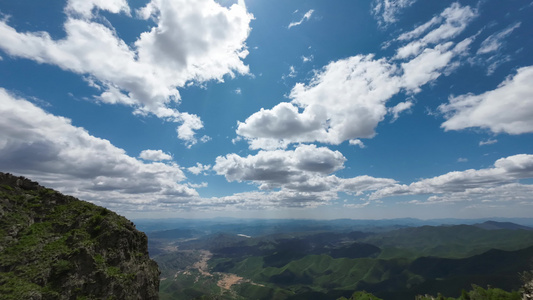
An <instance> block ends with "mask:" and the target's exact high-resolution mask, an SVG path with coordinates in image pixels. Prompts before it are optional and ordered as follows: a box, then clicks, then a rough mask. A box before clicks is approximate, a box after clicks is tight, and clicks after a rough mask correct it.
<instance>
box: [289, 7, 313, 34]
mask: <svg viewBox="0 0 533 300" xmlns="http://www.w3.org/2000/svg"><path fill="white" fill-rule="evenodd" d="M313 12H314V10H313V9H310V10H308V11H307V12H306V13H305V14H304V16H303V17H302V18H301V19H300V21H296V22H291V23H290V24H289V26H288V27H287V28H289V29H290V28H292V27H294V26H299V25H301V24H302V23H303V22H305V21H308V20H309V19H310V18H311V15H312V14H313Z"/></svg>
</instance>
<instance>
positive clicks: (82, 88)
mask: <svg viewBox="0 0 533 300" xmlns="http://www.w3.org/2000/svg"><path fill="white" fill-rule="evenodd" d="M532 13H533V2H531V1H524V0H522V1H518V0H510V1H504V2H503V1H497V0H482V1H437V2H435V1H421V0H418V1H417V0H372V1H344V0H343V1H308V0H306V1H281V0H270V1H264V0H248V1H246V2H245V1H231V0H219V1H214V0H201V1H200V0H175V1H170V0H151V1H149V0H135V1H126V0H65V1H60V0H58V1H48V2H47V3H45V2H43V1H35V0H21V1H7V2H6V1H3V2H2V3H0V14H1V15H0V104H1V105H0V169H1V170H2V171H4V172H11V173H14V174H17V175H23V176H26V177H29V178H32V179H34V180H36V181H39V182H40V183H41V184H43V185H46V186H49V187H52V188H56V189H58V190H60V191H62V192H63V193H66V194H72V195H74V196H77V197H79V198H81V199H85V200H88V201H91V202H93V203H95V204H98V205H102V206H105V207H108V208H110V209H113V210H115V211H117V212H118V213H120V214H123V215H125V216H127V217H131V218H168V217H188V218H201V217H216V216H230V217H259V218H328V219H330V218H359V219H365V218H373V219H379V218H397V217H416V218H424V219H427V218H443V217H456V218H477V217H529V216H531V213H532V212H533V206H532V205H533V197H532V196H531V195H533V185H532V183H533V180H532V178H533V151H532V149H533V139H532V137H533V136H532V132H533V85H532V84H531V83H533V55H532V52H531V49H533V35H532V34H531V32H533V20H532V19H531V17H530V16H531V15H532Z"/></svg>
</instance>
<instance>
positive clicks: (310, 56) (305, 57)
mask: <svg viewBox="0 0 533 300" xmlns="http://www.w3.org/2000/svg"><path fill="white" fill-rule="evenodd" d="M313 59H315V57H314V56H313V55H312V54H311V55H309V56H304V55H302V62H304V63H306V62H310V61H313Z"/></svg>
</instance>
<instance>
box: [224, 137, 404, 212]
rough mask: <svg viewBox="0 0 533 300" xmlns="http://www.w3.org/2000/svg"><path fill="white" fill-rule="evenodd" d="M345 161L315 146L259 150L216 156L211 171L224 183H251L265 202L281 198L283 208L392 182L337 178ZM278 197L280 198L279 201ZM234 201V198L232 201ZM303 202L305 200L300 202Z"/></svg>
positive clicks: (334, 152)
mask: <svg viewBox="0 0 533 300" xmlns="http://www.w3.org/2000/svg"><path fill="white" fill-rule="evenodd" d="M345 161H346V158H345V157H344V156H343V155H342V154H341V153H340V152H338V151H332V150H330V149H328V148H325V147H317V146H315V145H299V146H298V147H296V149H294V150H275V151H259V152H258V153H257V154H256V155H248V156H247V157H241V156H239V155H237V154H234V153H232V154H228V155H226V156H219V157H217V159H216V164H215V165H214V167H213V170H215V171H216V172H217V174H218V175H223V176H225V177H226V179H227V180H228V181H230V182H231V181H238V182H251V183H253V184H255V185H257V186H259V188H260V189H261V190H263V192H261V193H259V194H255V195H263V196H266V197H265V198H266V199H269V198H270V197H274V198H275V199H278V200H279V199H284V201H286V206H290V205H289V204H290V203H292V204H294V202H297V203H298V206H301V205H304V203H303V202H306V203H307V204H306V205H307V206H308V205H316V204H318V203H322V204H324V203H326V202H327V201H330V200H333V199H336V198H337V197H338V195H337V194H338V193H339V192H344V193H349V194H354V195H362V194H364V193H365V192H368V191H373V190H377V189H379V188H383V187H385V186H391V185H393V184H395V183H396V181H394V180H392V179H386V178H374V177H371V176H359V177H354V178H339V177H337V176H335V175H331V174H332V173H334V172H336V171H338V170H341V169H343V168H344V162H345ZM280 197H281V198H280ZM232 199H235V198H232ZM304 200H305V201H304Z"/></svg>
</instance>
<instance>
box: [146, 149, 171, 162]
mask: <svg viewBox="0 0 533 300" xmlns="http://www.w3.org/2000/svg"><path fill="white" fill-rule="evenodd" d="M139 158H142V159H144V160H152V161H163V160H172V156H171V155H170V154H167V153H165V152H163V150H149V149H148V150H143V151H141V154H139Z"/></svg>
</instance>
